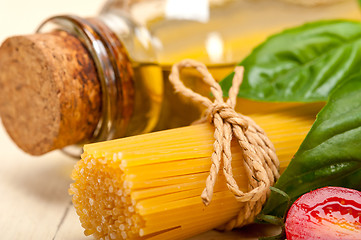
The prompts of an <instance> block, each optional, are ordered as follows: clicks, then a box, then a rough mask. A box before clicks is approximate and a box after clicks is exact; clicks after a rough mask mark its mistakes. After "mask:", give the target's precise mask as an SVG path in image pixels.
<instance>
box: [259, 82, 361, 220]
mask: <svg viewBox="0 0 361 240" xmlns="http://www.w3.org/2000/svg"><path fill="white" fill-rule="evenodd" d="M360 183H361V75H357V76H354V77H352V78H351V79H349V80H345V82H344V83H343V84H341V85H340V86H339V87H337V88H336V89H335V90H334V92H333V93H332V94H331V95H330V98H329V101H328V102H327V104H326V105H325V107H324V108H323V109H322V110H321V111H320V112H319V114H318V115H317V118H316V121H315V123H314V125H313V126H312V128H311V130H310V132H309V133H308V135H307V136H306V138H305V140H304V142H303V143H302V144H301V146H300V148H299V150H298V151H297V153H296V154H295V156H294V158H293V159H292V161H291V163H290V164H289V166H288V167H287V169H286V170H285V172H284V173H283V174H282V175H281V177H280V179H279V180H278V181H277V183H276V185H275V187H276V188H278V189H280V190H282V191H284V192H285V193H287V194H288V196H289V197H290V199H291V201H295V200H296V199H297V198H298V197H299V196H301V195H302V194H304V193H306V192H309V191H311V190H313V189H316V188H320V187H324V186H343V187H348V188H354V189H358V190H361V184H360ZM286 208H287V199H286V198H284V197H282V196H281V195H280V194H276V193H271V196H270V198H269V199H268V200H267V203H266V205H265V207H264V209H263V212H262V214H267V215H275V216H279V217H282V215H283V214H284V212H285V211H286V210H287V209H286Z"/></svg>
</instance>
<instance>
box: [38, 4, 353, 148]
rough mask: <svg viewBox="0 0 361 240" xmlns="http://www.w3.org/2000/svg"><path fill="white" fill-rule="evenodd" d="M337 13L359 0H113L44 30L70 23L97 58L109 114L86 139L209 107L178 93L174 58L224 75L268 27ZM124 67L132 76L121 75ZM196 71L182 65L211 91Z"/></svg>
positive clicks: (180, 122)
mask: <svg viewBox="0 0 361 240" xmlns="http://www.w3.org/2000/svg"><path fill="white" fill-rule="evenodd" d="M290 2H292V3H290ZM294 2H296V3H294ZM330 18H351V19H359V18H360V14H359V11H358V9H357V1H354V0H344V1H335V0H329V1H314V0H300V1H289V0H277V1H272V0H257V1H255V0H209V1H208V0H197V1H191V0H182V1H177V0H146V1H144V0H109V1H107V2H106V4H105V6H104V7H103V9H102V10H101V11H100V13H99V15H98V16H96V17H92V18H79V17H76V16H70V15H64V16H55V17H52V18H50V19H48V20H46V21H45V22H44V23H42V25H41V26H40V28H39V30H38V33H46V32H51V31H58V30H62V31H66V32H68V33H70V34H72V35H74V36H76V37H77V38H78V39H79V40H80V41H81V42H82V43H83V44H84V46H85V47H86V48H87V49H88V51H89V53H90V55H91V56H92V58H93V60H94V63H95V66H96V69H97V73H98V78H99V80H100V82H101V89H102V94H103V96H102V118H101V119H100V121H99V124H98V126H97V128H96V129H95V131H94V134H93V136H91V137H89V138H88V139H83V140H82V142H83V143H84V142H94V141H102V140H107V139H113V138H118V137H124V136H129V135H135V134H141V133H145V132H151V131H156V130H162V129H167V128H173V127H178V126H184V125H187V124H190V123H191V122H192V121H194V120H196V119H198V118H199V116H200V115H201V113H202V111H203V109H202V108H201V107H200V106H196V105H194V104H192V103H191V102H190V101H189V100H187V99H184V98H182V97H181V96H179V95H177V94H174V93H173V90H172V87H171V86H170V83H169V82H168V74H169V71H170V67H171V65H172V64H173V63H175V62H177V61H180V60H182V59H184V58H192V59H195V60H198V61H202V62H203V63H205V64H206V65H207V66H208V68H209V70H210V72H211V73H212V75H213V76H214V78H215V79H216V80H221V79H222V78H224V77H225V76H226V75H227V74H229V73H230V72H231V71H232V69H233V68H234V66H235V64H236V63H238V62H240V61H241V60H242V59H243V58H244V57H245V56H246V55H247V54H249V53H250V51H251V50H252V48H253V47H255V46H256V45H257V44H259V43H261V42H262V41H263V40H265V39H266V38H267V37H268V36H269V35H271V34H273V33H276V32H279V31H281V30H283V29H285V28H287V27H291V26H296V25H299V24H302V23H305V22H309V21H314V20H319V19H330ZM124 61H125V62H126V63H125V64H124ZM124 69H125V70H126V71H129V72H130V74H129V75H130V80H129V79H125V78H122V73H121V71H125V70H124ZM197 78H199V75H198V73H197V72H195V71H194V70H191V69H190V70H185V71H183V73H182V80H183V81H185V84H186V85H187V86H189V87H191V88H193V89H196V91H197V92H200V93H202V94H204V95H207V94H208V92H209V91H208V89H207V87H206V86H203V84H202V83H201V81H198V80H197ZM244 101H246V100H244ZM240 105H241V112H243V113H245V114H248V113H250V112H252V111H262V108H264V109H266V108H267V109H269V106H266V105H267V104H260V103H250V102H249V101H248V102H247V104H240ZM89 114H91V113H89ZM74 144H75V143H74Z"/></svg>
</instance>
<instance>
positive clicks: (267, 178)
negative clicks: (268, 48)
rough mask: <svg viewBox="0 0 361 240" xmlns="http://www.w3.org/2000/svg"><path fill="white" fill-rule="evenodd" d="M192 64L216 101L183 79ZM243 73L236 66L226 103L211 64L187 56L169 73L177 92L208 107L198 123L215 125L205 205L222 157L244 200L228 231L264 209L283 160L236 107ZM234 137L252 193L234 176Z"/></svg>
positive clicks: (225, 170) (235, 190) (231, 183)
mask: <svg viewBox="0 0 361 240" xmlns="http://www.w3.org/2000/svg"><path fill="white" fill-rule="evenodd" d="M190 67H193V68H195V69H196V70H197V71H198V72H199V73H201V75H202V76H203V81H204V82H205V83H206V84H207V85H208V86H209V87H210V90H211V92H212V94H213V96H214V102H212V101H211V100H210V99H209V98H207V97H204V96H202V95H200V94H198V93H196V92H194V91H192V90H191V89H189V88H187V87H186V86H185V85H184V84H183V82H182V81H181V80H180V71H181V70H182V69H183V68H190ZM243 72H244V69H243V67H236V68H235V76H234V78H233V82H232V87H231V88H230V90H229V98H228V100H227V101H226V102H225V101H224V100H223V92H222V89H221V87H220V85H219V84H218V83H217V82H216V81H215V80H214V79H213V77H212V75H211V74H210V72H209V71H208V69H207V67H206V66H205V65H204V64H202V63H200V62H197V61H194V60H190V59H186V60H183V61H181V62H179V63H177V64H174V65H173V67H172V71H171V74H170V76H169V80H170V82H171V83H172V84H173V87H174V89H175V91H176V92H178V93H180V94H182V95H184V96H185V97H187V98H190V99H191V100H192V101H193V102H195V103H199V104H202V105H204V106H205V107H206V108H207V109H206V111H205V116H204V117H203V118H201V119H200V120H199V121H197V123H199V122H204V121H205V120H206V119H208V120H209V121H210V122H211V123H212V124H213V125H214V127H215V131H214V138H215V141H214V144H213V147H214V151H213V153H212V156H211V161H212V165H211V168H210V173H209V176H208V178H207V180H206V187H205V189H204V190H203V192H202V194H201V198H202V200H203V203H204V204H205V205H209V204H210V203H211V200H212V196H213V190H214V185H215V183H216V180H217V176H218V173H219V170H220V168H221V163H222V160H223V169H222V170H223V173H224V176H225V178H226V183H227V187H228V189H229V190H230V191H231V192H232V193H233V194H234V196H235V198H236V199H237V201H239V202H242V203H244V204H243V205H242V208H241V211H240V213H239V214H238V216H237V217H236V218H235V219H232V220H230V221H229V222H228V223H227V224H225V225H224V226H222V227H221V228H222V229H225V230H230V229H233V228H234V227H240V226H243V225H245V224H248V223H251V222H253V220H254V217H255V216H256V215H257V214H258V213H259V212H260V211H261V208H262V205H263V204H264V202H265V201H266V198H267V196H268V194H269V187H270V186H271V185H273V184H274V182H275V181H276V180H277V179H278V177H279V171H278V169H279V161H278V158H277V155H276V153H275V148H274V146H273V144H272V142H271V141H270V140H269V139H268V137H267V136H266V134H265V132H264V131H263V130H262V129H261V128H260V127H259V126H258V125H257V124H256V123H255V122H254V121H253V120H252V119H251V118H249V117H247V116H244V115H241V114H239V113H237V112H236V111H235V110H234V107H235V105H236V101H237V94H238V91H239V87H240V85H241V83H242V80H243ZM232 137H235V138H236V139H237V142H238V144H239V146H240V147H241V149H242V153H243V160H244V167H245V169H246V172H247V177H248V180H249V191H248V192H243V191H242V190H240V189H239V187H238V184H237V182H236V180H235V179H234V176H233V171H232V154H231V141H232Z"/></svg>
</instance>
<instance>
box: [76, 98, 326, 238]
mask: <svg viewBox="0 0 361 240" xmlns="http://www.w3.org/2000/svg"><path fill="white" fill-rule="evenodd" d="M321 106H322V104H295V105H291V106H288V107H273V108H264V109H261V110H260V111H259V113H257V114H256V113H252V114H250V115H249V116H250V117H252V118H253V120H255V121H256V123H257V124H258V125H259V126H261V127H262V128H263V129H264V130H265V132H266V133H267V135H268V137H269V138H270V140H271V141H272V142H273V143H274V145H275V147H276V152H277V155H278V157H279V159H280V163H281V171H283V170H284V169H285V168H286V166H287V165H288V163H289V161H290V159H291V158H292V156H293V155H294V153H295V152H296V151H297V149H298V147H299V145H300V144H301V142H302V140H303V139H304V137H305V136H306V134H307V132H308V131H309V129H310V127H311V125H312V123H313V122H314V119H315V115H316V113H317V112H318V111H319V109H320V108H321ZM270 109H271V110H272V111H270ZM255 112H256V111H255ZM213 131H214V130H213V127H212V126H211V125H210V124H200V125H194V126H189V127H183V128H177V129H172V130H166V131H160V132H155V133H149V134H144V135H139V136H133V137H128V138H123V139H117V140H112V141H107V142H101V143H94V144H89V145H86V146H85V147H84V154H83V155H82V159H81V161H79V162H78V163H77V164H76V166H75V169H74V171H73V173H72V178H73V180H74V183H73V184H72V185H71V187H70V190H69V191H70V194H72V195H73V204H74V206H75V208H76V211H77V214H78V215H79V216H80V221H81V223H82V226H83V227H84V229H85V234H86V235H93V236H94V237H95V238H96V239H102V240H110V239H162V240H164V239H172V240H174V239H185V238H188V237H191V236H194V235H197V234H199V233H202V232H204V231H207V230H210V229H213V228H215V227H217V226H220V225H222V224H224V223H226V222H227V221H229V220H230V219H232V218H234V217H235V216H237V214H238V212H239V210H240V208H241V207H242V206H241V203H238V202H237V201H236V200H235V198H234V196H233V194H232V193H230V192H229V190H228V188H227V186H226V184H225V179H224V176H223V174H222V171H220V174H219V177H218V179H217V183H216V186H215V189H214V195H213V198H212V202H211V204H210V205H209V206H207V207H206V206H204V205H203V203H202V200H201V198H200V195H201V193H202V191H203V189H204V187H205V180H206V178H207V176H208V172H209V169H210V166H211V160H210V156H211V154H212V152H213V142H214V139H213ZM232 157H233V160H232V166H233V172H234V176H236V181H237V183H238V185H239V187H240V189H241V190H242V191H247V190H248V180H247V176H246V173H245V170H244V168H243V163H242V161H243V160H242V153H241V152H240V149H239V147H237V144H236V143H235V144H232Z"/></svg>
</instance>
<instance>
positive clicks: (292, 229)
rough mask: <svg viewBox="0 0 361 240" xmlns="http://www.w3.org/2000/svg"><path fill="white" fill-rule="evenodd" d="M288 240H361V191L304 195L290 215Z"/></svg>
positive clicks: (334, 190) (328, 190)
mask: <svg viewBox="0 0 361 240" xmlns="http://www.w3.org/2000/svg"><path fill="white" fill-rule="evenodd" d="M285 231H286V236H287V240H342V239H345V240H354V239H355V240H360V239H361V192H359V191H357V190H353V189H347V188H341V187H324V188H320V189H317V190H314V191H311V192H309V193H306V194H304V195H302V196H301V197H300V198H298V199H297V200H296V201H295V202H294V203H293V205H292V206H291V208H290V209H289V211H288V213H287V218H286V223H285Z"/></svg>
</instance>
